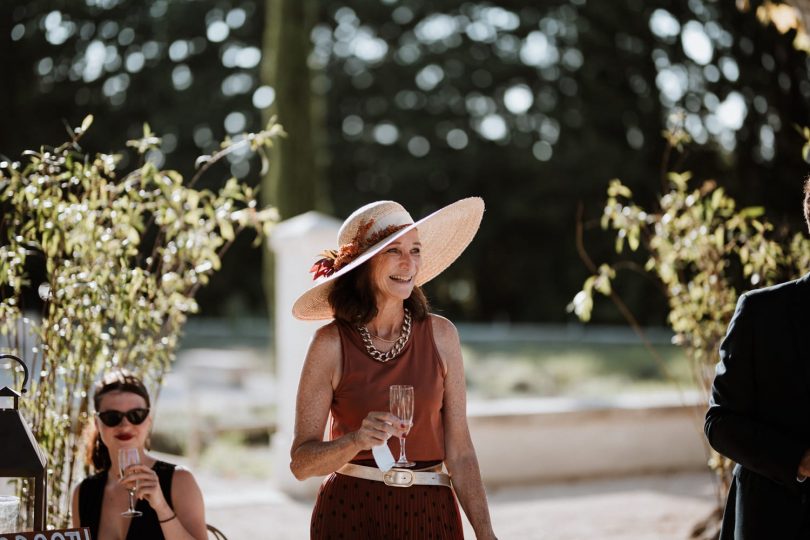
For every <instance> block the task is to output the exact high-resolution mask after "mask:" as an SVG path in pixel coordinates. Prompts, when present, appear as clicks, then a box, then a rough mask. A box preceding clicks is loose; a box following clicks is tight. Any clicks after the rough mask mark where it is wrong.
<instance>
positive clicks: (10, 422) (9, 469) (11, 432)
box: [0, 354, 47, 531]
mask: <svg viewBox="0 0 810 540" xmlns="http://www.w3.org/2000/svg"><path fill="white" fill-rule="evenodd" d="M6 358H10V359H12V360H16V361H17V362H19V363H20V365H22V367H23V371H24V377H23V384H22V389H21V391H22V393H23V394H24V393H25V392H26V388H25V386H26V385H27V384H28V367H27V366H26V365H25V362H23V361H22V360H20V359H19V358H17V357H16V356H14V355H11V354H0V360H4V359H6ZM3 398H11V399H12V400H13V401H14V406H13V407H12V408H10V409H8V408H2V407H4V405H2V404H0V440H2V441H3V446H4V450H3V452H2V453H0V478H33V479H34V480H35V482H36V484H35V488H34V530H35V531H42V530H44V529H45V514H46V512H47V508H46V505H45V496H46V491H47V485H46V483H45V482H46V474H47V472H46V470H45V464H46V460H45V456H44V455H42V450H40V448H39V445H38V444H37V441H36V439H34V435H33V434H32V433H31V429H30V428H29V427H28V424H26V423H25V421H24V420H23V417H22V415H21V414H20V411H19V407H18V405H19V401H18V400H19V399H20V393H19V392H17V391H15V390H12V389H11V388H9V387H8V386H4V387H3V388H0V399H3Z"/></svg>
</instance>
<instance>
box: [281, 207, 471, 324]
mask: <svg viewBox="0 0 810 540" xmlns="http://www.w3.org/2000/svg"><path fill="white" fill-rule="evenodd" d="M483 215H484V201H483V200H482V199H481V198H480V197H470V198H468V199H462V200H460V201H457V202H455V203H453V204H451V205H448V206H445V207H444V208H442V209H441V210H437V211H436V212H433V213H432V214H430V215H429V216H427V217H424V218H422V219H420V220H419V221H417V222H414V220H413V218H411V216H410V214H408V212H407V211H406V210H405V209H404V208H403V207H402V206H401V205H400V204H398V203H395V202H394V201H377V202H373V203H370V204H367V205H366V206H363V207H362V208H359V209H358V210H355V211H354V213H353V214H352V215H350V216H349V217H348V218H346V221H344V222H343V225H341V227H340V230H339V231H338V238H337V240H338V246H339V247H338V249H337V250H328V251H325V252H324V253H323V254H322V255H323V258H322V259H321V260H319V261H318V262H316V263H315V266H313V267H312V269H311V270H310V272H313V273H314V274H315V280H316V284H315V285H314V286H313V287H312V288H311V289H309V290H308V291H307V292H305V293H304V294H302V295H301V296H299V297H298V300H296V301H295V304H294V305H293V315H294V316H295V317H296V318H298V319H302V320H318V319H331V318H332V317H333V313H332V308H331V306H330V305H329V300H328V299H329V292H330V291H331V290H332V287H333V286H334V283H335V280H336V279H337V278H339V277H340V276H343V275H345V274H347V273H348V272H351V271H352V270H353V269H355V268H357V267H358V266H360V265H361V264H363V263H364V262H366V261H367V260H369V259H370V258H371V257H373V256H374V255H376V254H377V253H379V252H380V251H382V249H383V248H384V247H385V246H387V245H388V244H390V243H391V242H393V241H394V240H396V239H397V238H399V237H401V236H403V235H405V234H407V233H408V232H409V231H412V230H413V229H418V230H419V241H420V242H421V243H422V249H421V255H422V264H421V267H420V269H419V273H418V274H417V275H416V280H415V281H416V285H422V284H424V283H427V282H428V281H430V280H431V279H433V278H434V277H436V276H438V275H439V274H441V273H442V271H443V270H444V269H445V268H447V267H448V266H450V264H451V263H452V262H453V261H454V260H456V258H457V257H458V256H459V255H461V252H462V251H464V248H466V247H467V245H468V244H469V243H470V242H471V241H472V239H473V236H475V233H476V231H477V230H478V226H479V225H480V224H481V218H482V216H483Z"/></svg>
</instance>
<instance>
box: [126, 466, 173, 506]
mask: <svg viewBox="0 0 810 540" xmlns="http://www.w3.org/2000/svg"><path fill="white" fill-rule="evenodd" d="M121 484H123V485H124V487H126V488H127V489H131V488H133V487H135V488H136V490H135V496H136V497H137V498H139V499H146V501H147V502H148V503H149V506H151V507H152V509H153V510H154V511H155V512H156V513H157V515H158V518H159V519H163V517H164V514H169V515H171V513H172V510H171V508H169V504H168V503H167V502H166V499H165V498H164V497H163V490H162V489H160V481H159V480H158V475H157V473H156V472H155V471H154V470H152V469H151V468H150V467H147V466H146V465H133V466H132V467H129V468H128V469H127V472H126V475H125V476H124V477H123V478H122V479H121Z"/></svg>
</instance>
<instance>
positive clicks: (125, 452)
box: [118, 448, 143, 518]
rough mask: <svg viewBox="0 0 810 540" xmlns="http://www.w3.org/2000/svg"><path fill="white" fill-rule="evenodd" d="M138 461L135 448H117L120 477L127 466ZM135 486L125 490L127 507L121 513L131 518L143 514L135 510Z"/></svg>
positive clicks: (139, 459) (137, 453) (124, 472)
mask: <svg viewBox="0 0 810 540" xmlns="http://www.w3.org/2000/svg"><path fill="white" fill-rule="evenodd" d="M140 462H141V454H140V453H139V452H138V449H137V448H121V449H119V450H118V471H119V472H120V473H121V478H123V477H124V476H125V475H126V471H127V469H128V468H129V467H132V466H133V465H138V464H139V463H140ZM137 488H138V486H137V485H136V486H134V487H133V488H131V489H127V491H129V509H127V511H126V512H122V513H121V515H122V516H124V517H129V518H132V517H138V516H142V515H143V512H141V511H140V510H135V490H136V489H137Z"/></svg>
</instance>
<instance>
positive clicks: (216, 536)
mask: <svg viewBox="0 0 810 540" xmlns="http://www.w3.org/2000/svg"><path fill="white" fill-rule="evenodd" d="M206 528H207V529H208V536H209V537H210V538H213V540H228V537H227V536H225V533H223V532H222V531H220V530H219V529H217V528H216V527H214V526H213V525H206Z"/></svg>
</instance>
